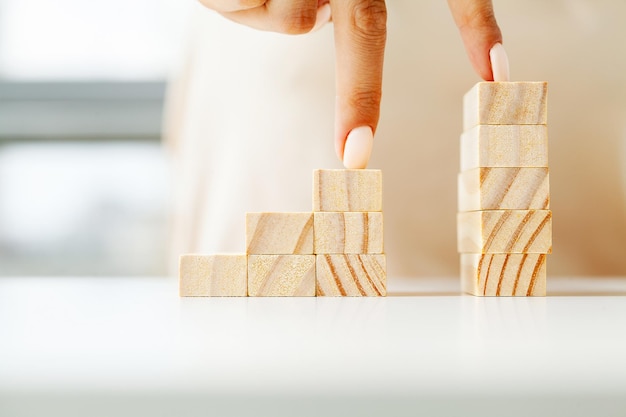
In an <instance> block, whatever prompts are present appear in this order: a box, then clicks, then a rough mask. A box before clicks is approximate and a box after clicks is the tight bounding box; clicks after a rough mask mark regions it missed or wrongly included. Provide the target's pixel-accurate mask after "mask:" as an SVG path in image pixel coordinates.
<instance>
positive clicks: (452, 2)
mask: <svg viewBox="0 0 626 417" xmlns="http://www.w3.org/2000/svg"><path fill="white" fill-rule="evenodd" d="M448 6H450V11H451V12H452V16H453V17H454V21H455V22H456V25H457V26H458V28H459V31H460V32H461V37H462V38H463V43H464V44H465V49H466V50H467V55H468V56H469V59H470V62H471V63H472V65H473V67H474V70H475V71H476V72H477V73H478V75H479V76H480V77H481V78H482V79H483V80H485V81H493V79H494V73H493V72H492V65H491V60H490V52H491V49H492V48H493V47H494V45H496V44H498V43H500V44H501V43H502V34H501V33H500V28H499V27H498V23H497V22H496V17H495V15H494V13H493V5H492V4H491V0H448ZM500 53H504V52H503V50H501V51H500ZM505 58H506V57H505ZM495 64H496V63H495V62H494V68H495V67H496V65H495ZM506 73H507V74H506V78H508V64H507V68H506ZM496 75H498V74H496ZM498 81H506V80H505V79H501V80H498Z"/></svg>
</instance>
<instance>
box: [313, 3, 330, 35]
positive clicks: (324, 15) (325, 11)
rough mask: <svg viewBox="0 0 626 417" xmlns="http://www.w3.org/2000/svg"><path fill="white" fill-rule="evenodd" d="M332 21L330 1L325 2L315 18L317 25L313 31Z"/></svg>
mask: <svg viewBox="0 0 626 417" xmlns="http://www.w3.org/2000/svg"><path fill="white" fill-rule="evenodd" d="M328 22H330V3H326V4H323V5H321V6H320V7H319V9H317V17H316V18H315V26H313V29H311V32H316V31H318V30H320V28H321V27H322V26H324V25H325V24H326V23H328Z"/></svg>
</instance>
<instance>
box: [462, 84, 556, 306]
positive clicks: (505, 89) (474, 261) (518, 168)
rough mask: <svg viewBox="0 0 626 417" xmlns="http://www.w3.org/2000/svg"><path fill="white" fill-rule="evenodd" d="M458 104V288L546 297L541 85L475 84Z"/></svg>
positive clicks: (548, 243) (548, 247) (547, 216)
mask: <svg viewBox="0 0 626 417" xmlns="http://www.w3.org/2000/svg"><path fill="white" fill-rule="evenodd" d="M463 106H464V117H463V125H464V126H463V128H464V133H463V135H462V136H461V173H460V174H459V182H458V202H459V213H458V217H457V222H458V225H457V233H458V250H459V252H460V254H461V282H462V287H463V290H464V291H465V292H468V293H470V294H474V295H484V296H505V295H506V296H531V295H537V296H540V295H545V293H546V254H548V253H551V251H552V212H551V211H550V210H549V208H550V189H549V174H548V134H547V125H546V121H547V83H545V82H483V83H478V84H477V85H476V86H474V87H473V88H472V89H471V90H470V91H469V92H468V93H467V94H466V95H465V97H464V102H463Z"/></svg>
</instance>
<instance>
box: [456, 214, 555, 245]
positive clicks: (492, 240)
mask: <svg viewBox="0 0 626 417" xmlns="http://www.w3.org/2000/svg"><path fill="white" fill-rule="evenodd" d="M457 241H458V250H459V252H460V253H551V252H552V212H551V211H550V210H485V211H469V212H461V213H458V215H457Z"/></svg>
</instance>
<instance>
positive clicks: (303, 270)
mask: <svg viewBox="0 0 626 417" xmlns="http://www.w3.org/2000/svg"><path fill="white" fill-rule="evenodd" d="M248 294H249V296H250V297H314V296H315V255H248Z"/></svg>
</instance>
